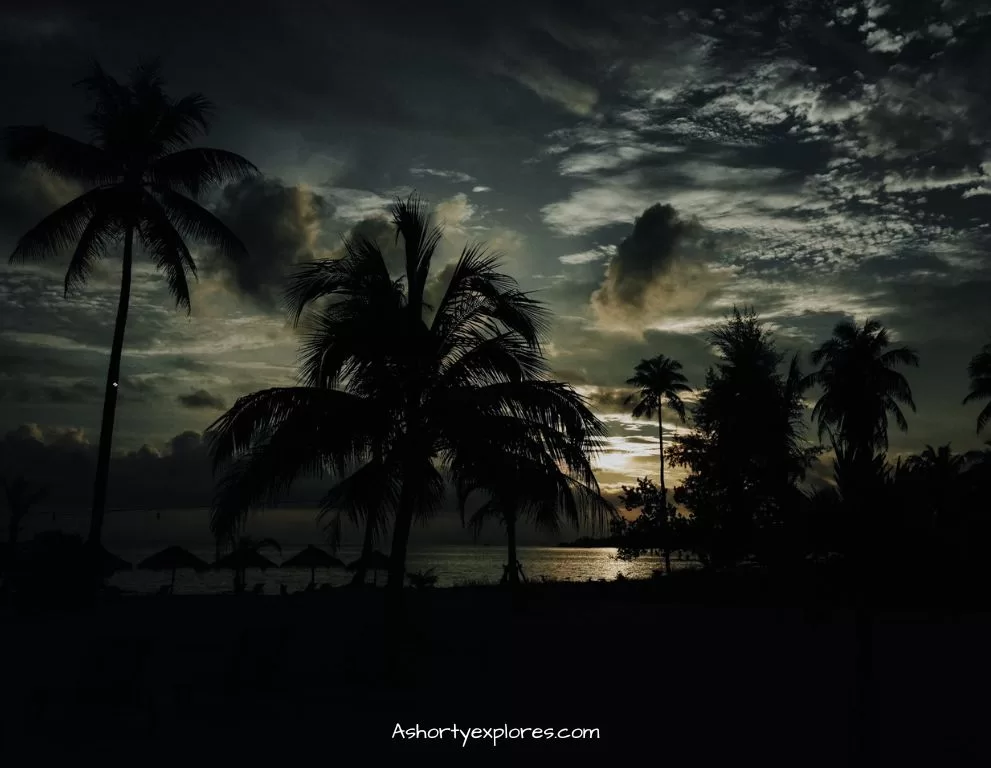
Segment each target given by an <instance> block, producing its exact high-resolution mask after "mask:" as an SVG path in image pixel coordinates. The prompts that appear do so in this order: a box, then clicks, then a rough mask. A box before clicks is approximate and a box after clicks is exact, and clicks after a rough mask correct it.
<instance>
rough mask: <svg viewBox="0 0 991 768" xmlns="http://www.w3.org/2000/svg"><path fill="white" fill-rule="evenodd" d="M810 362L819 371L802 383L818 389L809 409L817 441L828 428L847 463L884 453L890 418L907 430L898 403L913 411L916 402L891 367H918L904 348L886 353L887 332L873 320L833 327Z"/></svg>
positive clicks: (911, 352)
mask: <svg viewBox="0 0 991 768" xmlns="http://www.w3.org/2000/svg"><path fill="white" fill-rule="evenodd" d="M812 363H813V364H814V365H818V366H820V368H819V370H818V371H814V372H813V373H810V374H809V375H808V377H807V378H806V383H807V384H809V385H812V386H819V387H822V390H823V392H822V396H821V397H820V398H819V400H818V402H816V404H815V407H814V408H813V410H812V418H813V420H814V421H816V422H818V425H819V436H820V438H821V437H822V436H823V435H824V434H825V433H826V431H827V429H828V430H830V431H831V432H832V434H833V435H834V436H835V438H836V440H837V442H838V443H840V444H842V446H843V447H844V449H845V450H846V451H848V452H851V458H852V459H855V458H856V457H858V456H860V457H863V459H864V460H867V459H868V457H870V456H873V455H874V452H875V451H878V450H880V451H885V450H887V448H888V417H889V415H890V416H891V417H893V418H894V420H895V423H896V424H897V425H898V427H899V429H901V430H903V431H904V430H907V429H908V422H907V421H906V420H905V415H904V414H903V413H902V410H901V408H900V406H899V404H901V405H907V406H908V407H910V408H911V409H912V410H913V411H914V410H915V402H914V401H913V400H912V390H911V388H910V387H909V385H908V381H907V380H906V379H905V376H904V375H902V374H901V373H899V372H898V371H896V370H895V368H896V367H897V366H899V365H909V366H913V367H917V366H918V365H919V356H918V354H916V352H915V351H914V350H912V349H910V348H909V347H894V348H891V339H890V336H889V334H888V331H887V329H886V328H885V327H884V326H883V325H881V324H880V323H879V322H878V321H877V320H867V321H866V322H865V323H864V325H863V326H862V327H858V326H857V325H855V324H854V323H853V322H852V321H849V320H844V321H843V322H841V323H838V324H837V325H836V327H835V328H834V329H833V336H832V338H830V339H829V340H828V341H825V342H823V343H822V345H820V346H819V348H818V349H816V350H815V351H813V352H812Z"/></svg>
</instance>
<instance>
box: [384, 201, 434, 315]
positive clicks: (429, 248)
mask: <svg viewBox="0 0 991 768" xmlns="http://www.w3.org/2000/svg"><path fill="white" fill-rule="evenodd" d="M392 222H393V224H394V225H395V228H396V242H397V243H398V242H399V238H400V237H402V239H403V245H404V247H405V250H406V284H407V290H408V291H409V303H410V306H412V307H413V309H414V311H415V312H417V313H419V312H420V311H421V308H422V304H423V290H424V288H425V287H426V278H427V274H428V273H429V271H430V263H431V260H432V259H433V255H434V251H435V250H436V249H437V245H438V244H439V243H440V239H441V237H442V235H443V233H442V231H441V229H440V228H439V227H436V226H431V223H430V215H429V213H428V211H427V206H426V203H424V201H423V199H422V198H420V196H419V195H417V194H416V193H413V194H411V195H409V197H407V198H405V199H402V198H400V199H397V200H396V201H395V202H394V203H393V205H392Z"/></svg>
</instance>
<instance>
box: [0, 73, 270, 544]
mask: <svg viewBox="0 0 991 768" xmlns="http://www.w3.org/2000/svg"><path fill="white" fill-rule="evenodd" d="M80 84H81V85H82V86H84V87H85V88H86V90H87V92H88V94H89V96H90V97H91V100H92V102H93V109H92V111H91V112H90V114H89V116H88V118H89V124H90V127H91V129H92V137H91V139H90V141H88V142H85V141H80V140H78V139H74V138H71V137H69V136H64V135H62V134H60V133H55V132H54V131H50V130H49V129H48V128H45V127H44V126H24V125H21V126H14V127H11V128H7V129H6V131H5V132H4V135H3V144H4V149H5V151H6V154H7V157H8V159H10V160H11V161H13V162H15V163H18V164H21V165H28V164H35V165H38V166H40V167H42V168H43V169H44V170H46V171H47V172H49V173H52V174H55V175H56V176H58V177H60V178H63V179H68V180H71V181H74V182H78V183H80V184H82V185H83V186H84V187H85V188H86V191H85V192H83V193H82V194H81V195H80V196H79V197H77V198H76V199H75V200H72V201H71V202H69V203H67V204H66V205H64V206H62V207H61V208H59V209H58V210H56V211H55V212H54V213H51V214H49V215H48V216H47V217H45V218H44V219H42V220H41V222H40V223H38V224H37V225H35V226H34V227H33V228H32V229H30V230H29V231H28V232H27V233H26V234H25V235H24V236H22V237H21V239H20V240H19V241H18V243H17V246H16V248H15V249H14V253H13V254H12V255H11V261H16V260H22V259H34V258H46V257H51V256H55V255H57V254H58V253H59V252H61V251H62V250H63V249H66V248H69V247H71V248H73V252H72V257H71V259H70V261H69V267H68V270H67V271H66V274H65V294H66V295H67V296H68V294H69V293H70V292H72V291H73V290H74V289H76V288H78V287H80V286H81V285H82V284H83V283H85V282H86V279H87V277H89V275H90V273H91V271H92V269H93V267H94V265H95V263H96V261H97V260H98V259H100V258H102V257H104V256H107V255H108V253H109V251H110V250H111V249H113V248H115V247H116V246H117V245H118V244H119V243H120V242H121V241H123V263H122V269H121V283H120V297H119V300H118V304H117V319H116V322H115V325H114V336H113V343H112V345H111V351H110V366H109V369H108V371H107V382H106V390H105V394H104V399H103V419H102V421H101V424H100V446H99V451H98V454H97V468H96V478H95V481H94V484H93V507H92V517H91V519H90V530H89V541H90V543H91V544H93V545H95V546H98V545H99V544H100V537H101V533H102V530H103V515H104V508H105V505H106V494H107V478H108V474H109V469H110V452H111V444H112V440H113V427H114V415H115V410H116V406H117V393H118V385H119V383H120V360H121V353H122V350H123V347H124V329H125V326H126V324H127V311H128V305H129V302H130V295H131V270H132V263H133V255H134V240H135V237H137V240H138V242H139V244H140V245H141V246H142V247H143V249H144V251H145V253H146V254H147V255H148V256H149V257H151V259H152V260H153V261H154V262H155V265H156V266H157V267H158V268H159V269H160V270H161V271H162V272H163V273H164V275H165V278H166V282H167V283H168V287H169V291H170V292H171V293H172V296H173V297H174V298H175V301H176V306H177V307H183V308H185V309H186V311H187V312H189V309H190V301H189V284H188V277H189V276H190V275H192V276H193V277H195V276H196V265H195V263H194V262H193V258H192V256H191V255H190V252H189V248H188V246H187V241H190V240H197V241H201V242H205V243H208V244H209V245H211V246H214V247H215V248H217V249H218V250H219V251H221V252H222V253H224V254H225V255H226V256H229V257H238V256H240V255H242V254H243V253H244V246H243V245H242V244H241V242H240V240H238V238H237V237H235V236H234V234H233V233H231V231H230V230H229V229H228V228H227V227H226V226H224V224H223V223H221V222H220V220H219V219H217V218H216V217H215V216H214V215H213V214H212V213H210V212H209V211H208V210H206V208H204V207H202V206H201V205H199V204H198V203H197V202H196V198H197V197H198V196H199V195H200V193H201V192H203V191H205V190H207V189H208V188H210V187H213V186H217V185H222V184H225V183H227V182H231V181H237V180H239V179H243V178H245V177H247V176H249V175H250V174H252V173H255V172H256V170H257V169H256V168H255V166H253V165H252V164H251V163H249V162H248V161H247V160H245V159H244V158H243V157H241V156H239V155H236V154H234V153H232V152H227V151H225V150H220V149H209V148H204V147H189V146H187V145H188V144H189V143H190V142H191V141H192V140H193V139H194V138H195V137H196V136H197V135H198V134H201V133H205V132H206V130H207V127H208V119H209V116H210V113H211V111H212V105H211V104H210V102H209V101H207V100H206V98H204V97H203V96H202V95H201V94H198V93H193V94H189V95H187V96H184V97H182V98H180V99H172V98H170V97H169V96H168V95H167V94H166V93H165V90H164V82H163V81H162V79H161V77H160V76H159V74H158V71H157V68H156V67H155V66H141V67H138V68H137V70H136V71H135V72H134V73H133V76H132V78H131V80H130V82H129V83H126V84H122V83H118V82H117V80H115V79H114V78H113V77H111V76H110V75H108V74H106V73H105V72H104V71H103V70H102V69H101V68H100V67H99V65H97V66H96V67H95V70H94V72H93V74H91V75H90V76H89V77H87V78H85V79H84V80H82V81H81V83H80Z"/></svg>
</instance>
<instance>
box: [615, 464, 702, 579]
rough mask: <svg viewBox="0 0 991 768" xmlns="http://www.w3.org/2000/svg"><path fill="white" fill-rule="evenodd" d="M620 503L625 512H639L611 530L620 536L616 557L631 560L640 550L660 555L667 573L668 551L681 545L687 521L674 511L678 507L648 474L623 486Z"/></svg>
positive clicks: (668, 565) (641, 553) (668, 569)
mask: <svg viewBox="0 0 991 768" xmlns="http://www.w3.org/2000/svg"><path fill="white" fill-rule="evenodd" d="M619 501H620V504H622V505H623V508H624V509H625V510H626V511H627V512H633V511H634V510H639V511H640V514H639V515H637V516H636V517H635V518H633V519H632V520H629V521H625V524H623V525H621V527H620V529H618V530H616V529H614V532H615V533H617V534H619V535H620V536H621V537H622V541H623V543H622V544H621V545H620V547H619V552H618V553H617V557H619V559H620V560H633V559H635V558H637V557H640V556H641V555H644V554H654V553H657V554H661V555H663V556H664V572H665V573H671V552H672V551H674V550H679V549H683V548H685V544H686V538H685V532H686V529H687V527H688V525H689V521H688V520H687V519H685V518H683V517H680V516H679V515H678V508H677V507H676V506H675V505H674V504H671V503H670V502H667V501H666V499H665V497H664V495H663V494H662V493H661V492H660V491H659V490H658V488H657V486H656V485H654V484H653V483H652V482H651V481H650V480H649V479H648V478H645V477H644V478H637V485H636V487H635V488H633V487H630V486H626V485H624V486H623V491H622V493H621V494H620V496H619Z"/></svg>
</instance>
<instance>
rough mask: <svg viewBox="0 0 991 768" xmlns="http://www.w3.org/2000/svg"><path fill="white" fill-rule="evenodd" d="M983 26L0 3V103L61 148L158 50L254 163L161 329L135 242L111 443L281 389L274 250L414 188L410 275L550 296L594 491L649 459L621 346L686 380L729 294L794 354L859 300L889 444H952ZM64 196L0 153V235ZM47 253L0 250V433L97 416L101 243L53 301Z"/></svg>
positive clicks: (981, 209)
mask: <svg viewBox="0 0 991 768" xmlns="http://www.w3.org/2000/svg"><path fill="white" fill-rule="evenodd" d="M989 36H991V3H989V2H988V0H966V1H964V0H888V1H887V2H879V1H878V0H842V2H840V1H835V2H833V1H830V0H824V1H823V2H809V1H808V0H782V2H776V3H767V2H764V0H738V2H734V3H723V2H719V1H718V0H702V2H688V1H687V0H662V2H650V3H648V2H646V1H645V0H617V2H613V3H610V4H609V6H608V8H606V7H596V8H593V7H592V6H590V5H585V4H580V3H578V4H576V3H564V2H560V1H553V0H528V1H527V2H522V0H508V2H505V3H500V4H498V5H492V4H478V3H474V4H452V3H442V2H440V1H439V0H425V1H424V2H420V3H417V4H415V5H409V4H406V3H398V2H392V1H391V0H385V1H384V2H380V3H376V4H367V3H366V4H362V3H354V2H341V3H332V4H323V5H316V4H310V5H305V6H304V5H293V4H288V5H286V4H284V5H281V6H279V7H278V8H275V9H273V10H272V11H271V12H270V13H268V14H266V15H264V16H263V15H259V14H250V13H245V14H233V15H232V14H230V12H229V10H228V9H225V8H222V7H220V6H218V5H214V4H209V3H199V4H194V3H189V4H184V3H182V2H180V3H179V4H178V5H176V4H175V3H173V4H171V5H169V6H168V7H165V6H162V7H158V6H147V7H142V8H140V9H136V8H134V7H133V6H132V5H128V4H125V3H121V2H109V3H104V4H99V7H92V6H91V7H82V6H81V5H80V4H78V3H46V4H45V6H44V8H41V7H37V8H32V7H27V6H25V7H24V8H23V9H20V10H6V9H5V10H4V11H2V12H0V41H2V43H3V45H2V46H0V87H2V88H3V89H4V96H5V98H4V105H5V113H4V121H5V122H9V123H28V124H38V123H43V124H46V125H49V126H50V127H52V128H55V129H57V130H61V131H66V132H69V133H72V134H74V135H78V136H83V135H84V131H85V125H84V124H83V121H82V119H81V117H82V115H83V113H84V107H85V104H84V102H83V99H82V93H81V92H80V91H79V90H78V89H73V88H72V87H71V84H72V83H73V82H75V81H77V80H78V79H79V77H80V76H81V75H82V74H83V73H84V72H85V70H86V68H87V67H88V66H89V63H90V61H91V60H92V59H93V58H99V59H101V60H102V62H103V63H104V65H105V66H106V67H107V68H108V69H110V70H111V71H112V72H114V73H117V74H122V73H123V72H125V71H126V69H128V68H130V67H131V66H133V65H134V63H136V62H137V61H138V60H140V59H142V58H146V57H148V56H149V55H155V54H160V55H161V56H162V59H163V64H164V66H165V74H166V77H167V79H168V81H169V84H170V89H171V90H172V91H173V92H174V93H176V94H182V93H186V92H189V91H192V90H200V91H203V92H204V93H205V94H206V95H208V96H209V97H210V98H211V99H212V100H213V101H214V102H215V103H216V105H217V112H216V119H215V121H214V123H213V127H212V130H211V133H210V135H209V136H208V137H207V139H206V141H207V142H208V143H209V144H211V145H214V146H220V147H224V148H227V149H230V150H232V151H235V152H239V153H241V154H243V155H245V156H246V157H248V158H249V159H250V160H252V161H253V162H254V163H255V164H256V165H258V167H259V168H260V169H261V171H262V175H261V176H260V177H259V178H258V179H254V180H252V181H249V182H244V183H242V184H241V185H238V186H235V187H231V188H228V189H226V190H223V191H222V192H221V193H219V194H218V195H217V196H216V197H215V198H213V199H211V200H209V201H207V203H208V205H209V206H210V207H211V208H212V210H213V211H214V212H215V213H216V214H217V215H218V216H220V217H221V218H222V219H224V221H225V222H227V223H228V224H229V225H230V227H231V228H232V229H233V230H234V231H235V232H236V233H237V234H238V235H239V236H240V237H241V238H242V239H243V240H244V242H245V244H246V245H247V247H248V257H247V258H246V259H244V260H243V261H241V262H238V263H227V262H225V261H222V260H220V259H218V258H216V257H215V255H214V254H212V253H211V252H210V250H209V249H207V248H199V249H197V250H196V252H195V253H194V255H195V257H196V258H197V260H198V264H199V266H200V281H199V283H198V284H197V285H195V286H194V287H193V297H192V300H193V308H192V316H191V317H189V318H187V317H185V316H183V315H181V314H180V313H176V312H175V311H174V309H173V304H172V303H171V302H170V300H169V298H168V294H167V291H165V289H164V285H163V283H162V281H161V279H160V277H158V276H157V275H156V274H155V273H154V270H153V269H152V267H151V265H150V264H148V263H147V260H146V259H144V258H143V256H142V255H141V254H139V256H138V262H137V264H138V265H139V267H138V272H137V273H136V276H135V282H134V289H133V294H132V303H131V313H130V316H129V323H128V330H127V337H126V343H125V354H124V362H123V367H124V370H123V377H122V382H121V384H122V386H121V410H120V413H119V415H118V429H117V432H116V439H117V446H118V448H120V449H121V450H122V451H125V452H126V451H137V450H139V449H140V448H141V446H142V445H143V444H145V443H148V444H152V445H163V446H164V445H165V444H166V443H167V441H168V440H169V439H171V437H172V436H174V435H175V434H176V433H177V432H182V431H186V430H189V431H193V432H197V433H199V432H202V430H203V429H204V428H205V427H206V426H207V425H208V424H209V423H210V422H211V421H212V420H213V419H214V418H215V417H216V416H217V415H218V413H219V411H218V409H219V408H220V407H221V406H222V405H227V404H230V403H232V402H233V401H234V400H235V399H236V398H237V397H238V396H240V395H242V394H245V393H246V392H248V391H251V390H252V389H257V388H260V387H264V386H275V385H282V384H288V383H291V382H292V381H293V376H294V371H293V364H294V360H295V346H294V345H295V343H296V336H295V335H294V334H293V333H292V331H291V330H289V329H287V328H286V324H285V319H284V317H283V316H282V313H281V293H282V289H283V287H284V281H285V276H286V274H287V272H288V271H289V270H291V269H292V267H293V265H294V264H297V263H299V262H301V261H306V260H309V259H311V258H319V257H321V256H327V255H334V254H336V253H339V249H340V238H341V237H342V236H346V235H348V234H361V235H365V236H368V237H371V238H373V239H375V240H376V242H378V243H379V244H380V245H381V246H382V247H383V248H385V249H386V250H387V253H388V254H389V258H390V259H392V258H393V257H394V254H393V253H392V251H391V250H389V249H394V248H395V243H394V240H392V237H391V234H390V232H389V226H388V215H387V208H388V205H389V203H390V202H391V201H392V199H393V198H394V197H395V196H397V195H405V194H408V193H409V192H410V191H411V190H413V189H416V190H418V191H419V192H421V193H422V194H423V195H424V196H425V197H426V198H427V200H428V201H430V202H431V203H433V204H434V205H435V206H436V209H437V211H436V213H437V220H438V221H440V222H441V223H443V224H444V225H445V227H446V229H447V237H446V238H445V240H444V242H443V244H442V246H441V248H440V250H439V253H438V258H437V260H436V264H435V269H436V277H435V279H434V281H433V282H432V283H431V287H430V290H431V291H435V292H436V291H438V290H440V288H439V286H442V284H443V277H444V275H445V274H447V273H449V270H450V265H451V263H452V262H453V260H454V259H455V258H456V256H457V254H458V253H459V252H460V249H461V248H462V247H463V245H464V244H465V243H467V242H470V241H474V240H482V241H486V242H488V243H489V245H490V247H491V248H492V250H494V251H499V252H502V253H504V254H505V266H506V269H507V270H508V271H509V272H511V273H512V274H513V275H514V276H516V277H517V278H518V279H519V280H520V282H521V284H522V285H523V287H524V288H525V289H527V290H534V291H536V292H537V293H536V295H538V296H539V297H541V298H543V299H544V300H546V301H547V302H548V303H549V304H550V306H551V309H552V310H553V311H554V326H553V330H552V333H551V336H550V338H549V339H548V343H547V344H546V350H547V353H548V356H549V359H550V363H551V365H552V367H553V368H554V370H555V371H556V372H558V374H559V375H561V376H562V377H563V378H566V379H567V380H570V381H572V382H574V383H575V384H576V385H580V386H582V387H587V388H590V389H588V390H587V391H588V392H589V393H590V395H591V396H592V397H593V403H594V405H595V407H596V409H597V410H599V412H601V413H604V414H607V415H608V416H609V419H610V421H609V422H608V423H609V428H610V430H611V439H612V442H611V443H610V448H609V454H608V457H607V458H604V459H603V462H604V464H605V465H608V466H605V465H604V466H603V467H602V468H601V474H600V479H602V480H603V482H604V483H606V484H608V485H609V486H610V487H613V488H615V487H616V484H617V483H621V482H627V483H629V482H632V480H633V479H634V477H635V475H636V474H638V473H643V472H648V471H653V470H652V467H653V463H652V460H651V457H650V450H649V449H650V448H651V446H649V445H648V444H647V443H645V442H643V441H642V438H650V437H652V436H656V428H654V429H655V431H654V432H653V433H651V432H650V430H651V429H652V426H651V425H650V424H647V423H633V422H632V421H631V420H629V419H626V418H625V417H623V416H622V407H621V405H620V400H621V399H622V398H621V395H622V391H623V390H624V382H625V380H626V378H628V376H629V375H630V371H631V370H632V368H633V366H634V365H635V364H636V362H637V361H638V360H639V359H641V358H643V357H649V356H652V355H655V354H657V353H660V352H663V353H664V354H667V355H669V356H671V357H674V358H676V359H679V360H681V361H682V363H683V364H684V365H685V370H686V373H687V375H688V376H689V379H690V380H691V381H692V383H694V384H700V383H701V382H702V381H703V377H704V372H705V369H706V367H707V366H708V365H709V364H711V362H712V357H711V352H710V350H709V348H708V345H707V343H706V341H705V332H706V330H707V329H708V328H709V327H711V325H712V324H713V323H714V322H716V321H718V320H719V319H720V318H722V317H723V316H725V314H726V313H727V312H728V311H730V310H731V309H732V307H733V306H734V305H737V306H742V305H753V306H754V307H755V308H756V309H757V311H758V312H760V313H761V315H762V316H763V317H764V318H765V319H767V320H768V322H769V323H770V324H771V327H772V328H773V329H774V331H775V334H776V335H777V336H778V338H779V340H780V342H781V345H782V346H783V347H784V348H785V349H786V350H788V351H795V352H799V353H800V354H802V355H807V352H808V351H809V350H810V349H811V348H812V347H813V346H814V345H815V344H816V343H818V342H819V341H821V340H822V339H823V338H824V336H825V335H827V334H828V333H829V331H830V329H831V327H832V326H833V325H834V324H835V323H836V322H837V321H838V320H840V319H842V318H843V317H848V316H853V317H856V318H857V319H863V318H864V317H867V316H877V317H879V318H880V319H881V320H882V321H883V322H885V323H887V324H888V325H890V326H891V327H892V329H893V331H894V333H895V334H897V336H898V338H899V339H901V340H903V341H905V342H906V343H909V344H913V345H914V346H916V347H917V348H918V350H919V352H920V354H921V357H922V368H921V369H919V370H918V371H912V372H911V373H910V381H911V382H912V383H913V386H914V387H915V388H916V401H917V403H918V407H919V409H918V413H917V414H914V415H912V416H911V418H910V427H911V428H910V431H909V433H908V434H907V435H902V434H900V433H899V434H897V435H893V437H892V440H893V451H895V452H903V451H906V450H912V449H914V447H917V446H920V445H922V444H924V443H933V444H938V443H941V442H947V441H952V442H953V445H954V447H955V448H957V449H966V448H967V447H969V446H974V445H976V444H977V443H978V440H977V437H976V435H975V434H974V422H973V419H974V416H975V414H974V413H973V412H972V411H971V410H968V409H967V408H964V407H962V406H961V405H960V400H961V399H962V398H963V395H964V394H965V392H966V375H965V370H966V363H967V360H968V359H969V356H970V355H971V354H973V352H974V351H976V349H977V348H978V347H979V346H980V344H981V343H983V342H984V341H985V340H986V339H987V336H988V334H989V333H991V316H989V314H988V310H987V306H988V302H987V296H988V290H989V286H991V275H989V270H991V257H989V255H988V254H989V253H991V242H989V240H991V237H989V234H991V221H989V208H988V202H989V200H991V176H989V173H991V138H989V137H991V78H988V77H987V73H988V72H989V71H991V48H989V46H987V44H986V40H987V39H988V37H989ZM370 40H372V41H374V44H373V45H370V44H369V41H370ZM341 62H346V63H347V66H344V67H342V66H341ZM23 72H30V73H31V77H30V78H25V77H23V76H22V73H23ZM77 192H78V189H76V188H75V187H73V186H72V185H67V184H65V183H63V182H59V181H56V180H54V179H52V178H51V177H47V176H45V175H44V174H40V173H38V172H37V171H35V170H26V171H21V170H17V169H14V168H12V167H10V166H8V165H2V166H0V247H2V248H4V249H7V251H8V252H9V251H10V250H11V249H13V247H14V243H15V242H16V239H17V237H18V236H19V235H20V234H22V233H23V232H24V231H26V229H27V228H29V227H30V226H32V225H33V224H34V223H36V221H37V220H38V219H39V218H41V217H42V216H44V215H46V213H48V212H50V211H51V210H52V209H53V208H54V207H56V206H57V205H59V204H60V203H62V202H65V201H66V200H68V199H71V197H72V196H73V195H74V194H76V193H77ZM64 267H65V262H64V260H63V261H62V262H60V263H55V262H53V263H51V264H42V265H27V266H25V265H11V266H5V267H4V268H3V269H2V270H0V301H2V302H3V306H4V311H3V313H2V317H0V356H2V358H3V360H4V368H3V370H2V371H0V427H3V428H7V429H13V428H15V427H17V426H18V425H20V424H23V423H24V422H26V421H30V422H36V423H38V424H41V425H42V426H43V428H46V429H47V428H60V429H63V430H73V429H74V430H79V429H82V430H83V433H84V434H88V435H95V434H96V430H98V428H99V400H100V398H101V396H102V394H101V393H102V388H103V386H104V384H103V382H104V378H105V366H106V360H107V356H108V348H109V343H110V337H111V334H112V326H113V312H114V308H115V301H116V290H117V284H118V279H119V268H120V262H119V259H118V257H117V255H116V254H109V255H108V258H107V259H106V260H104V261H103V262H102V263H101V265H100V268H99V269H98V270H97V272H96V273H95V274H94V276H93V279H92V281H91V282H90V284H88V285H87V286H85V287H84V288H83V289H82V290H81V291H78V292H76V293H75V294H73V295H72V296H70V297H69V298H68V299H66V298H64V297H63V296H62V283H61V281H62V275H63V274H64ZM803 360H804V361H805V363H806V365H807V363H808V360H807V356H806V357H804V358H803ZM621 419H625V420H621ZM66 434H68V433H66ZM73 434H75V433H73ZM633 438H637V439H633ZM638 441H639V442H638ZM162 450H163V452H165V453H167V451H165V449H162Z"/></svg>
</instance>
